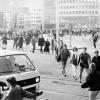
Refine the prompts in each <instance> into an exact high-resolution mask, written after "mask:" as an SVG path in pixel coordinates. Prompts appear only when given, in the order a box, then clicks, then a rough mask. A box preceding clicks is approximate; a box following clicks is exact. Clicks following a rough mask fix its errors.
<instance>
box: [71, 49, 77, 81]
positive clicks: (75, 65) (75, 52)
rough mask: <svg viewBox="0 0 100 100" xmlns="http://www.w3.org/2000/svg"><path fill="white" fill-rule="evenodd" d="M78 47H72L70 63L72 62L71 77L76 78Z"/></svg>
mask: <svg viewBox="0 0 100 100" xmlns="http://www.w3.org/2000/svg"><path fill="white" fill-rule="evenodd" d="M77 51H78V49H77V48H76V47H74V48H73V53H72V56H71V63H72V70H73V78H74V79H75V80H77V76H76V68H77V66H78V54H77Z"/></svg>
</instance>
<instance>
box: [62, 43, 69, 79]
mask: <svg viewBox="0 0 100 100" xmlns="http://www.w3.org/2000/svg"><path fill="white" fill-rule="evenodd" d="M70 55H71V54H70V52H69V50H68V49H67V45H66V44H64V45H63V47H62V49H61V51H60V57H61V63H62V75H63V76H64V77H66V62H67V60H68V58H69V57H70Z"/></svg>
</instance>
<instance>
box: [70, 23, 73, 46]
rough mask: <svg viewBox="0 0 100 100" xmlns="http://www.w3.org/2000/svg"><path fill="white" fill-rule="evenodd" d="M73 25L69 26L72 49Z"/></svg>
mask: <svg viewBox="0 0 100 100" xmlns="http://www.w3.org/2000/svg"><path fill="white" fill-rule="evenodd" d="M72 28H73V26H72V24H69V32H70V47H72Z"/></svg>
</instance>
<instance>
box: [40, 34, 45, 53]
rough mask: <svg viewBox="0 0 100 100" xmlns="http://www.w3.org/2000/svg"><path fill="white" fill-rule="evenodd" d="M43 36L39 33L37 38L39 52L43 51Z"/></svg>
mask: <svg viewBox="0 0 100 100" xmlns="http://www.w3.org/2000/svg"><path fill="white" fill-rule="evenodd" d="M44 42H45V40H44V37H43V36H42V35H40V37H39V40H38V45H39V46H40V52H41V53H43V46H44Z"/></svg>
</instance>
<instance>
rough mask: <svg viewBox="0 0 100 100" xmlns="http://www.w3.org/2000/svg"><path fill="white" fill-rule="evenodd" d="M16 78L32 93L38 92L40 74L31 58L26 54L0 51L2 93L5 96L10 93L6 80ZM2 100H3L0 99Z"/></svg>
mask: <svg viewBox="0 0 100 100" xmlns="http://www.w3.org/2000/svg"><path fill="white" fill-rule="evenodd" d="M11 76H14V77H15V78H16V80H17V83H18V84H19V85H20V86H21V87H23V88H24V89H25V90H28V91H30V92H32V93H34V92H38V91H39V87H40V84H39V83H40V74H39V72H38V70H37V69H36V67H35V66H34V65H33V63H32V62H31V60H30V59H29V57H28V56H27V55H26V54H25V53H24V52H18V51H6V50H4V51H3V50H1V51H0V83H5V84H3V85H1V84H0V85H1V86H0V93H1V94H3V96H5V95H6V93H7V92H8V90H9V89H8V88H7V85H6V79H7V78H8V77H11ZM0 100H1V99H0Z"/></svg>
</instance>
